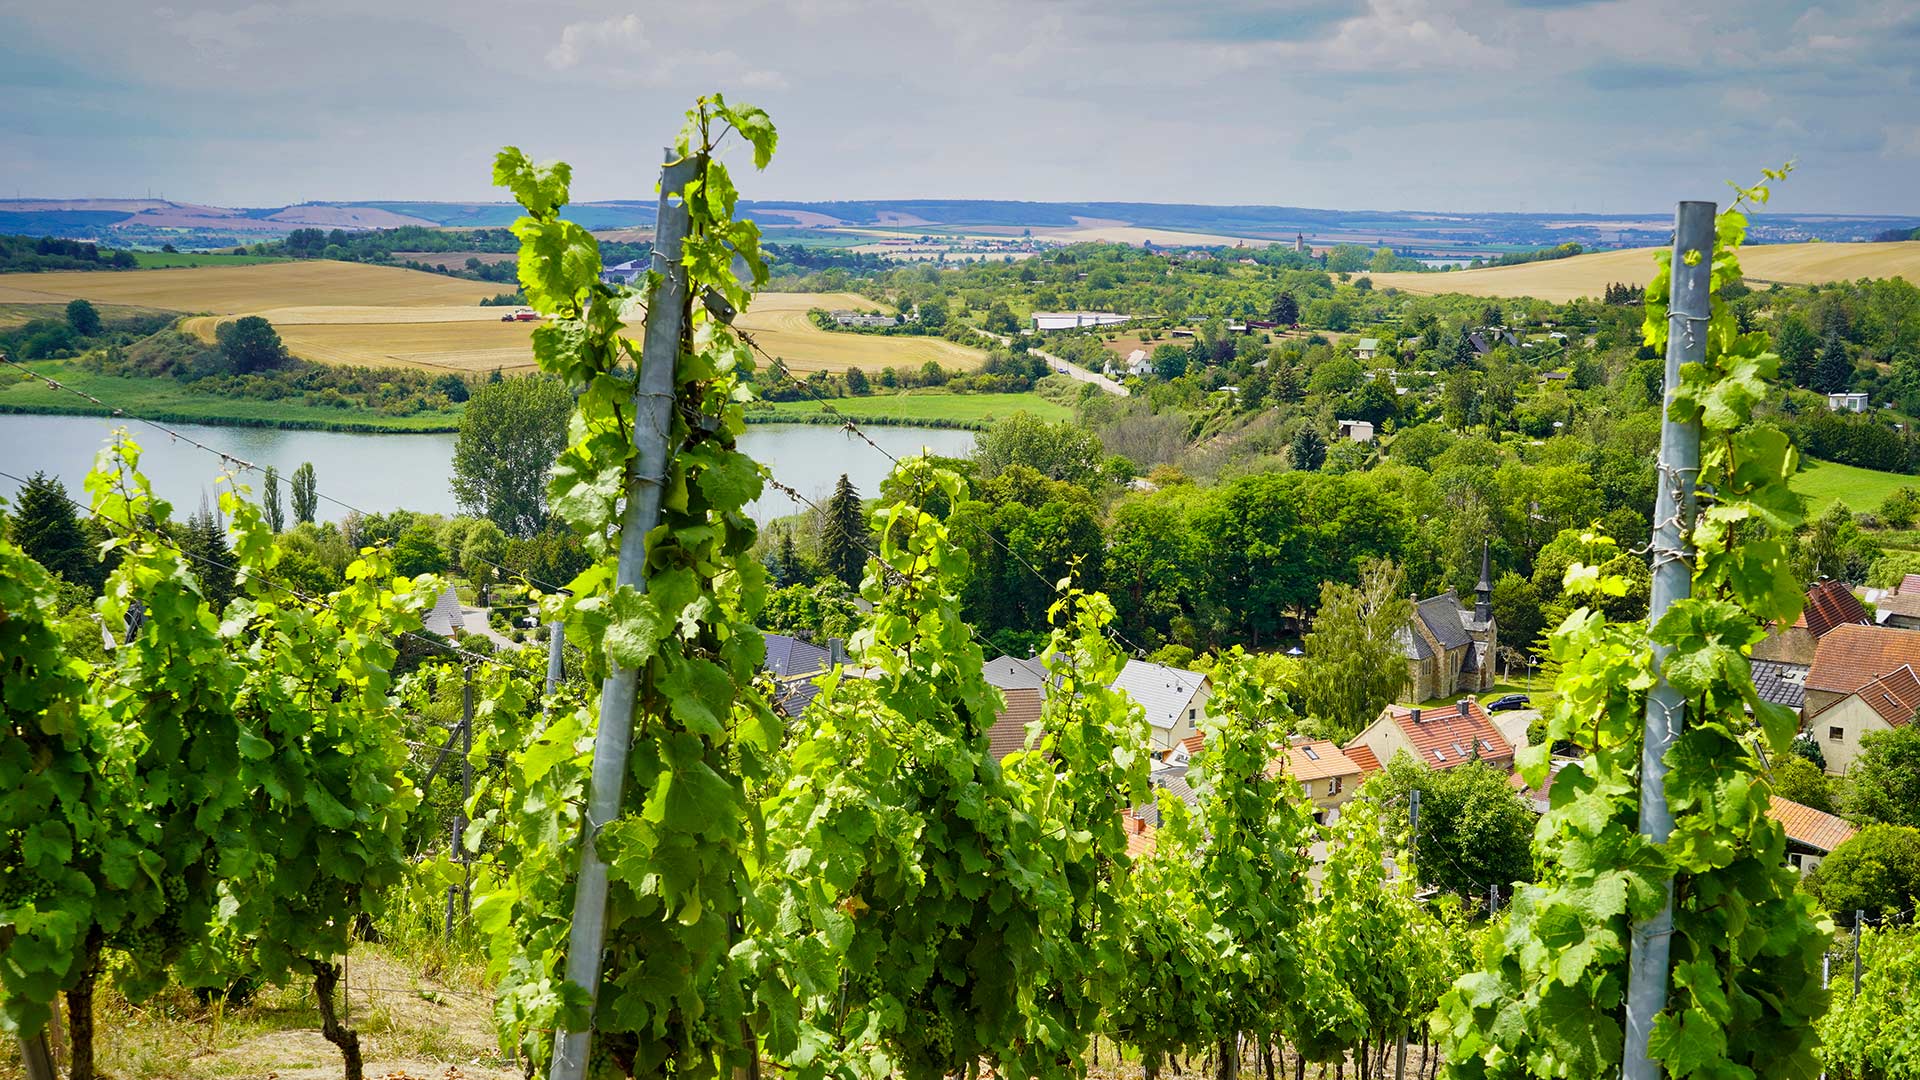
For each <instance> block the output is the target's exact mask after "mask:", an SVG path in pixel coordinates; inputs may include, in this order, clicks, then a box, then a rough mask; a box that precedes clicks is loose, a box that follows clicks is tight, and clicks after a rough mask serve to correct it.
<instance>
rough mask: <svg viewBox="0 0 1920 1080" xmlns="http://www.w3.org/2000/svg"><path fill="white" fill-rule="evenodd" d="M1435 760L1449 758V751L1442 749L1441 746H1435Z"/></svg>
mask: <svg viewBox="0 0 1920 1080" xmlns="http://www.w3.org/2000/svg"><path fill="white" fill-rule="evenodd" d="M1433 760H1435V761H1445V760H1447V752H1446V751H1445V750H1442V749H1440V748H1439V747H1435V748H1434V750H1433Z"/></svg>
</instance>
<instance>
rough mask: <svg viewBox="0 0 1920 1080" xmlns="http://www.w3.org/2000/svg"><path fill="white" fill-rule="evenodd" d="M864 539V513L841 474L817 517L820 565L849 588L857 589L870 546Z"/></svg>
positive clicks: (865, 565)
mask: <svg viewBox="0 0 1920 1080" xmlns="http://www.w3.org/2000/svg"><path fill="white" fill-rule="evenodd" d="M867 538H868V533H867V513H866V510H865V509H864V508H863V507H862V506H861V505H860V493H859V492H858V491H855V490H854V487H853V481H851V480H849V479H847V474H846V473H841V474H840V482H839V483H838V484H835V485H834V488H833V495H832V497H830V498H829V499H827V505H826V506H825V507H823V508H822V513H821V515H820V537H819V545H820V562H821V563H822V564H823V566H824V567H825V569H826V572H827V573H829V574H832V575H833V576H834V577H837V578H839V579H840V580H841V581H843V582H845V583H846V584H847V586H848V587H850V588H854V589H857V588H859V587H860V579H861V578H862V577H863V576H865V574H866V569H867V549H868V548H869V547H870V546H871V545H870V544H869V543H868V542H867Z"/></svg>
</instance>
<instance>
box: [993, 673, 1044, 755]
mask: <svg viewBox="0 0 1920 1080" xmlns="http://www.w3.org/2000/svg"><path fill="white" fill-rule="evenodd" d="M1000 693H1001V694H1002V695H1003V696H1004V697H1005V698H1006V699H1007V707H1006V708H1004V709H1002V710H1000V715H999V716H996V717H994V718H993V726H992V727H990V728H988V729H987V744H988V745H989V746H990V747H991V748H992V750H993V760H995V761H999V760H1000V759H1001V758H1004V757H1006V756H1007V755H1008V754H1011V753H1013V752H1014V751H1015V750H1024V749H1026V745H1027V725H1028V724H1029V723H1032V722H1033V721H1035V720H1038V719H1040V690H1039V688H1038V687H1016V688H1014V689H1012V690H1002V691H1000Z"/></svg>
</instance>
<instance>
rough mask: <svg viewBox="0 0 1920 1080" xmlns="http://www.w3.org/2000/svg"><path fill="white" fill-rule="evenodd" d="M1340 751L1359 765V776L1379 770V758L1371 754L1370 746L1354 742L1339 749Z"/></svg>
mask: <svg viewBox="0 0 1920 1080" xmlns="http://www.w3.org/2000/svg"><path fill="white" fill-rule="evenodd" d="M1341 753H1344V754H1346V755H1347V760H1348V761H1351V762H1353V763H1354V764H1355V765H1358V766H1360V775H1361V776H1368V775H1371V774H1373V773H1377V772H1379V771H1380V759H1379V758H1377V757H1375V756H1373V749H1372V748H1371V747H1368V746H1363V745H1361V744H1359V743H1355V744H1354V745H1352V746H1349V747H1347V748H1346V749H1345V750H1343V751H1341Z"/></svg>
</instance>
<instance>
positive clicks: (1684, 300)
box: [1621, 202, 1716, 1080]
mask: <svg viewBox="0 0 1920 1080" xmlns="http://www.w3.org/2000/svg"><path fill="white" fill-rule="evenodd" d="M1715 209H1716V208H1715V206H1714V204H1713V203H1710V202H1683V203H1681V204H1680V206H1679V209H1678V210H1677V211H1676V213H1675V214H1674V230H1673V265H1672V274H1673V288H1672V291H1671V292H1670V293H1669V299H1668V303H1667V371H1666V389H1665V393H1664V394H1663V395H1662V397H1661V400H1662V401H1663V402H1671V401H1672V400H1673V395H1674V392H1675V391H1676V390H1677V389H1679V386H1680V368H1681V367H1682V366H1683V365H1685V364H1691V363H1698V362H1700V361H1702V360H1705V359H1706V355H1707V317H1708V316H1709V315H1710V314H1711V312H1710V310H1709V305H1710V304H1711V302H1712V289H1711V285H1712V281H1711V274H1712V271H1713V216H1714V211H1715ZM1661 417H1662V419H1661V423H1660V462H1659V471H1658V473H1657V474H1656V475H1657V482H1658V491H1657V494H1656V498H1655V500H1654V511H1653V544H1652V555H1653V597H1652V603H1651V605H1650V606H1649V608H1648V611H1647V625H1648V626H1653V625H1655V624H1656V623H1658V622H1659V621H1660V618H1661V616H1663V615H1665V614H1666V613H1667V609H1668V608H1670V607H1672V606H1673V603H1674V602H1675V601H1676V600H1685V599H1686V598H1687V597H1689V596H1690V595H1692V593H1693V576H1692V575H1693V572H1692V570H1691V568H1690V567H1689V566H1688V564H1687V561H1686V555H1687V535H1688V533H1689V532H1691V531H1692V528H1693V513H1694V495H1693V485H1694V482H1695V480H1697V479H1698V477H1699V475H1700V424H1699V422H1698V421H1691V422H1688V423H1680V422H1677V421H1675V420H1673V419H1672V418H1671V417H1668V416H1667V415H1666V411H1665V409H1664V408H1663V409H1662V410H1661ZM1671 651H1672V650H1671V649H1669V648H1668V647H1666V646H1664V645H1655V646H1654V647H1653V661H1654V670H1655V671H1656V672H1657V673H1658V676H1659V681H1658V682H1656V683H1655V684H1654V686H1653V689H1652V690H1650V691H1648V693H1647V714H1646V723H1645V728H1644V733H1643V737H1642V739H1641V744H1640V833H1641V835H1643V836H1645V837H1647V838H1648V839H1649V840H1651V841H1653V842H1654V843H1656V844H1664V843H1666V842H1667V837H1668V836H1669V835H1671V834H1672V832H1673V811H1672V810H1670V809H1669V808H1668V806H1667V786H1666V785H1667V763H1666V756H1667V751H1668V749H1670V748H1671V747H1672V746H1673V744H1674V740H1675V739H1677V738H1678V737H1679V734H1680V729H1681V727H1682V726H1683V725H1684V724H1685V722H1686V711H1685V699H1684V698H1683V697H1681V695H1680V692H1679V691H1678V690H1675V689H1674V688H1673V686H1672V685H1670V684H1669V683H1668V682H1667V676H1666V663H1667V654H1668V653H1670V652H1671ZM1672 935H1673V882H1672V881H1671V880H1669V881H1668V882H1667V883H1666V895H1665V897H1664V898H1663V899H1662V900H1661V903H1660V910H1659V911H1658V912H1656V913H1655V914H1654V915H1653V916H1652V917H1651V918H1648V919H1646V920H1643V921H1640V922H1636V923H1634V924H1633V935H1632V941H1631V946H1630V947H1631V950H1632V951H1631V953H1630V954H1629V958H1628V963H1627V1037H1626V1046H1625V1052H1624V1053H1623V1055H1622V1062H1621V1064H1622V1070H1621V1075H1622V1076H1623V1078H1624V1080H1660V1076H1661V1074H1662V1070H1661V1068H1660V1065H1659V1063H1657V1062H1655V1061H1654V1060H1653V1059H1652V1058H1650V1057H1648V1055H1647V1040H1648V1038H1649V1037H1650V1036H1651V1035H1652V1034H1653V1021H1654V1018H1655V1017H1656V1016H1658V1015H1659V1014H1660V1012H1661V1011H1662V1010H1664V1009H1665V1008H1666V1007H1667V980H1668V976H1669V974H1670V967H1671V957H1670V952H1671V950H1670V946H1671V943H1672Z"/></svg>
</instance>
